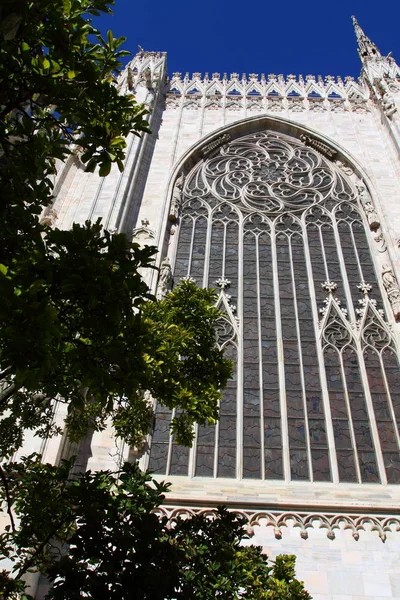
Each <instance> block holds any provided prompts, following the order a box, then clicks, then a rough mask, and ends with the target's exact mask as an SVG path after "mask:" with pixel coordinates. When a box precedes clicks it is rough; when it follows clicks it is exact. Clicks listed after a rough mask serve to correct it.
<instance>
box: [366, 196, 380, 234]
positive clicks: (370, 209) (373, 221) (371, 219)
mask: <svg viewBox="0 0 400 600" xmlns="http://www.w3.org/2000/svg"><path fill="white" fill-rule="evenodd" d="M363 208H364V211H365V214H366V215H367V219H368V224H369V228H370V230H371V231H376V230H377V229H379V227H380V221H379V217H378V215H377V214H376V210H375V208H374V206H373V205H372V204H371V202H366V203H365V204H364V205H363Z"/></svg>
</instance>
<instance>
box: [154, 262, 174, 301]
mask: <svg viewBox="0 0 400 600" xmlns="http://www.w3.org/2000/svg"><path fill="white" fill-rule="evenodd" d="M171 281H172V269H171V263H170V260H169V258H168V256H166V257H165V258H164V260H163V261H162V263H161V265H160V277H159V279H158V286H157V300H161V299H162V298H164V296H165V295H166V294H167V293H168V291H169V289H170V287H171Z"/></svg>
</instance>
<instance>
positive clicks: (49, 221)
mask: <svg viewBox="0 0 400 600" xmlns="http://www.w3.org/2000/svg"><path fill="white" fill-rule="evenodd" d="M57 218H58V214H57V211H56V210H54V208H46V210H45V211H44V214H43V216H42V218H41V219H40V223H41V224H42V225H47V226H48V227H54V224H55V222H56V221H57Z"/></svg>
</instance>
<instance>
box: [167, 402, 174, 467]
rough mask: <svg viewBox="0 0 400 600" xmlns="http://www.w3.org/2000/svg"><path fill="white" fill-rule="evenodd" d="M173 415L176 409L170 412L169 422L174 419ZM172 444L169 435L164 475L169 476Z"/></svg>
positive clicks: (171, 438)
mask: <svg viewBox="0 0 400 600" xmlns="http://www.w3.org/2000/svg"><path fill="white" fill-rule="evenodd" d="M175 414H176V409H175V408H174V409H173V410H172V414H171V421H172V419H173V418H174V417H175ZM172 444H173V437H172V435H171V433H170V435H169V442H168V455H167V468H166V475H169V474H170V470H171V458H172Z"/></svg>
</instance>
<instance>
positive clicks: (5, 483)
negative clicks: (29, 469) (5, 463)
mask: <svg viewBox="0 0 400 600" xmlns="http://www.w3.org/2000/svg"><path fill="white" fill-rule="evenodd" d="M0 479H1V481H2V483H3V487H4V491H5V493H6V502H7V513H8V516H9V517H10V524H11V529H12V531H13V533H15V521H14V515H13V513H12V509H11V506H12V501H11V496H10V488H9V487H8V481H7V477H6V474H5V473H4V471H3V468H2V467H1V466H0Z"/></svg>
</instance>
